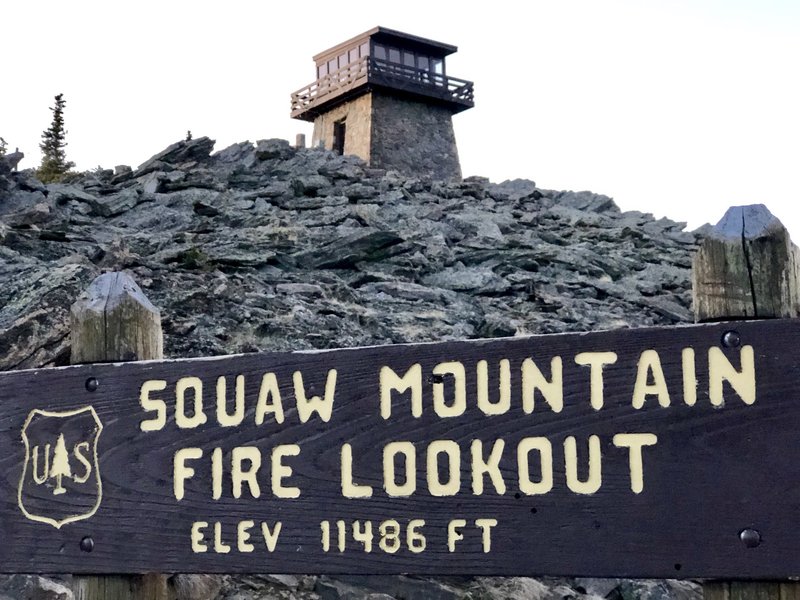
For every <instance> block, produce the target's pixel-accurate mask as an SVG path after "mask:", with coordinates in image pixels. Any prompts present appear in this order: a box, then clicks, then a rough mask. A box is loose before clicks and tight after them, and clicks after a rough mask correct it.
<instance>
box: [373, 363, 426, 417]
mask: <svg viewBox="0 0 800 600" xmlns="http://www.w3.org/2000/svg"><path fill="white" fill-rule="evenodd" d="M380 387H381V416H382V417H383V418H384V419H388V418H389V417H391V416H392V391H397V392H399V393H401V394H404V393H405V392H407V391H408V390H409V389H410V390H411V414H412V416H413V417H414V418H416V419H418V418H419V417H421V416H422V367H421V366H420V365H419V364H414V365H411V367H410V368H409V369H408V371H406V374H405V375H403V376H402V377H400V376H398V375H397V373H395V372H394V371H392V369H390V368H389V367H381V374H380Z"/></svg>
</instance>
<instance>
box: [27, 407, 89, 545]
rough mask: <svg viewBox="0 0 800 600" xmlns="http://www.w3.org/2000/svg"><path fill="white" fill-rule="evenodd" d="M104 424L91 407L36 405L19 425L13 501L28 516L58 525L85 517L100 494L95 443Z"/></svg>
mask: <svg viewBox="0 0 800 600" xmlns="http://www.w3.org/2000/svg"><path fill="white" fill-rule="evenodd" d="M102 430H103V424H102V423H101V422H100V418H99V417H98V416H97V413H96V412H95V410H94V408H93V407H91V406H84V407H82V408H78V409H75V410H68V411H50V410H41V409H38V408H37V409H34V410H32V411H31V412H30V413H29V414H28V418H27V419H26V420H25V424H24V425H23V426H22V442H23V444H24V447H25V462H24V465H23V467H22V476H21V477H20V480H19V487H18V489H17V503H18V505H19V508H20V510H21V511H22V513H23V514H24V515H25V516H26V517H27V518H28V519H30V520H32V521H38V522H40V523H48V524H50V525H52V526H53V527H55V528H56V529H60V528H61V526H62V525H65V524H67V523H73V522H75V521H80V520H82V519H88V518H89V517H91V516H92V515H94V514H95V512H97V509H98V508H99V507H100V502H101V501H102V499H103V484H102V481H101V479H100V465H99V462H98V460H97V443H98V440H99V439H100V432H101V431H102Z"/></svg>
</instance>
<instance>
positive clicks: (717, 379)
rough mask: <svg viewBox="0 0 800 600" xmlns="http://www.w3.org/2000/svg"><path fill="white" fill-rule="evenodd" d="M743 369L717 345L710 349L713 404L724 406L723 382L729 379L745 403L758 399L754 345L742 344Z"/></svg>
mask: <svg viewBox="0 0 800 600" xmlns="http://www.w3.org/2000/svg"><path fill="white" fill-rule="evenodd" d="M739 361H740V363H741V365H742V370H741V371H737V370H736V368H735V367H734V366H733V365H732V364H731V362H730V361H729V360H728V357H727V356H725V353H724V352H722V350H720V349H719V348H717V347H716V346H712V347H711V348H709V349H708V396H709V398H710V399H711V404H713V405H714V406H722V405H723V404H724V403H725V399H724V398H723V395H722V384H723V382H725V381H727V382H728V383H730V384H731V387H732V388H733V390H734V391H735V392H736V393H737V394H738V395H739V398H741V399H742V402H744V403H745V404H753V402H755V401H756V369H755V359H754V357H753V347H752V346H742V348H741V350H740V351H739Z"/></svg>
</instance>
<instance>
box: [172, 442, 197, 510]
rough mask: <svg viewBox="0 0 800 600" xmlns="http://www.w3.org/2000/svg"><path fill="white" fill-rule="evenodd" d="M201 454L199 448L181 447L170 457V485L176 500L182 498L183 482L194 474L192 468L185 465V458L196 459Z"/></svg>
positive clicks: (183, 491)
mask: <svg viewBox="0 0 800 600" xmlns="http://www.w3.org/2000/svg"><path fill="white" fill-rule="evenodd" d="M202 456H203V451H202V450H201V449H200V448H181V449H180V450H178V451H177V452H176V453H175V456H174V457H173V459H172V486H173V493H174V494H175V499H176V500H182V499H183V496H184V493H185V488H184V482H185V481H186V480H187V479H189V478H191V477H193V476H194V469H193V468H192V467H189V466H187V465H186V461H187V460H197V459H198V458H201V457H202Z"/></svg>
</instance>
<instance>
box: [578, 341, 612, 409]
mask: <svg viewBox="0 0 800 600" xmlns="http://www.w3.org/2000/svg"><path fill="white" fill-rule="evenodd" d="M575 362H576V363H577V364H579V365H581V366H583V367H585V366H589V367H590V368H591V371H590V372H589V377H590V379H589V381H590V386H591V387H590V402H591V405H592V408H593V409H595V410H600V409H601V408H603V367H604V366H605V365H613V364H614V363H615V362H617V353H616V352H581V353H580V354H576V355H575Z"/></svg>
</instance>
